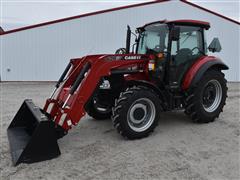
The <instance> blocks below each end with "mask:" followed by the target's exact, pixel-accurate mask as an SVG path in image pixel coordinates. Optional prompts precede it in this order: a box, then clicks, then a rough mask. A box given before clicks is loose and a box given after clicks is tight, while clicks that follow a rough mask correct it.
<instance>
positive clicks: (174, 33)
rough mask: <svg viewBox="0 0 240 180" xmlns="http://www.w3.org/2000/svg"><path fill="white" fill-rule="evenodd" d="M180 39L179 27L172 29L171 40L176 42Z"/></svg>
mask: <svg viewBox="0 0 240 180" xmlns="http://www.w3.org/2000/svg"><path fill="white" fill-rule="evenodd" d="M179 38H180V27H174V28H173V29H172V40H173V41H178V40H179Z"/></svg>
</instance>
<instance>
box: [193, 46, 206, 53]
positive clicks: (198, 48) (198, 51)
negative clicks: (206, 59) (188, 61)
mask: <svg viewBox="0 0 240 180" xmlns="http://www.w3.org/2000/svg"><path fill="white" fill-rule="evenodd" d="M195 49H197V50H198V52H199V53H201V54H203V55H204V53H203V52H202V51H201V50H200V48H199V47H194V48H192V49H191V51H192V54H194V53H193V51H194V50H195Z"/></svg>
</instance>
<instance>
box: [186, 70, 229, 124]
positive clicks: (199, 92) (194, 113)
mask: <svg viewBox="0 0 240 180" xmlns="http://www.w3.org/2000/svg"><path fill="white" fill-rule="evenodd" d="M226 82H227V81H226V79H225V78H224V74H223V73H222V72H221V71H217V70H209V71H207V72H206V73H205V74H204V76H203V77H202V78H201V80H200V81H199V83H198V84H197V85H196V86H195V87H194V88H192V89H190V91H189V93H188V97H187V98H186V109H185V113H186V114H187V115H189V116H190V117H191V119H192V120H193V121H194V122H197V123H208V122H213V121H214V120H215V119H216V118H218V117H219V114H220V113H221V112H222V111H223V107H224V105H225V101H226V98H227V86H226Z"/></svg>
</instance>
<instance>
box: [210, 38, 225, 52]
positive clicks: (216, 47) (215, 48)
mask: <svg viewBox="0 0 240 180" xmlns="http://www.w3.org/2000/svg"><path fill="white" fill-rule="evenodd" d="M208 50H209V51H211V52H213V53H214V52H220V51H221V50H222V47H221V44H220V42H219V39H218V38H213V40H212V42H211V43H210V45H209V46H208Z"/></svg>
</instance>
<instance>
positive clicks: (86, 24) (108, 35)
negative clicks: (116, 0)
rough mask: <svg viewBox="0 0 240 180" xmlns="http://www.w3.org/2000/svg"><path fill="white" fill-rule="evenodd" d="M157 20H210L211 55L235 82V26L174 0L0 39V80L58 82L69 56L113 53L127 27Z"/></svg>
mask: <svg viewBox="0 0 240 180" xmlns="http://www.w3.org/2000/svg"><path fill="white" fill-rule="evenodd" d="M162 19H168V20H175V19H196V20H204V21H209V22H210V23H211V29H210V30H209V31H207V37H208V44H209V43H210V41H211V40H212V39H213V37H218V38H219V39H220V42H221V44H222V52H220V53H219V54H216V55H217V56H219V57H220V58H221V59H223V61H224V62H226V64H228V65H229V67H230V70H229V71H226V77H227V79H228V80H230V81H239V80H240V77H239V60H240V59H239V57H240V56H239V49H240V47H239V30H240V29H239V25H237V24H235V23H232V22H230V21H228V20H225V19H222V18H221V17H218V16H216V15H213V14H210V13H208V12H204V11H202V10H200V9H197V8H194V7H192V6H190V5H187V4H185V3H182V2H178V1H170V2H164V3H158V4H152V5H146V6H141V7H135V8H129V9H123V10H119V11H113V12H108V13H103V14H98V15H94V16H89V17H83V18H79V19H73V20H69V21H65V22H61V23H56V24H51V25H47V26H42V27H37V28H33V29H28V30H24V31H19V32H16V33H10V34H6V35H3V36H0V39H1V41H2V48H3V49H2V56H1V57H2V59H1V61H2V70H1V79H2V80H3V81H53V80H57V79H58V77H59V76H60V74H61V73H62V71H63V70H64V68H65V66H66V64H67V63H68V61H69V59H70V58H74V57H81V56H83V55H86V54H97V53H114V52H115V50H116V49H117V48H119V47H124V46H125V34H126V25H127V24H129V25H130V26H131V27H132V29H134V28H136V27H138V26H141V25H143V24H145V23H148V22H151V21H157V20H162ZM132 40H133V39H132ZM8 68H9V69H11V71H10V72H8V71H7V69H8Z"/></svg>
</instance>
